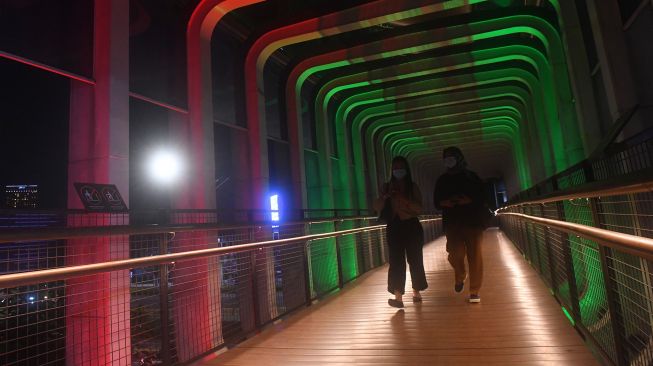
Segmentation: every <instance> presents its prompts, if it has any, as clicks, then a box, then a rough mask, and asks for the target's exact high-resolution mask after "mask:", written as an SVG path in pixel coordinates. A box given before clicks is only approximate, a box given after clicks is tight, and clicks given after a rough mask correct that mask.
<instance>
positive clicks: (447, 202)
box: [440, 200, 455, 208]
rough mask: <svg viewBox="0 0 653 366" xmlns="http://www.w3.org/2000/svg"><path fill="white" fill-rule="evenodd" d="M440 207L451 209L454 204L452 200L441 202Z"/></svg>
mask: <svg viewBox="0 0 653 366" xmlns="http://www.w3.org/2000/svg"><path fill="white" fill-rule="evenodd" d="M440 206H442V207H447V208H452V207H453V206H455V204H454V202H453V201H452V200H442V201H440Z"/></svg>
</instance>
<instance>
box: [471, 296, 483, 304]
mask: <svg viewBox="0 0 653 366" xmlns="http://www.w3.org/2000/svg"><path fill="white" fill-rule="evenodd" d="M469 302H471V303H472V304H476V303H479V302H481V297H480V296H478V295H474V294H472V295H469Z"/></svg>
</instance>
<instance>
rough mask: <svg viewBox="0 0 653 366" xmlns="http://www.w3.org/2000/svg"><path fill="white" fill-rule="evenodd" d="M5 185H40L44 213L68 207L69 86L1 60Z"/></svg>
mask: <svg viewBox="0 0 653 366" xmlns="http://www.w3.org/2000/svg"><path fill="white" fill-rule="evenodd" d="M0 80H3V82H2V84H1V85H2V87H1V90H2V92H1V94H0V110H1V111H2V114H1V116H2V117H0V139H1V143H0V184H1V185H2V187H1V188H2V192H1V193H2V195H3V199H2V202H0V207H3V208H4V204H5V200H4V186H5V185H7V184H38V185H39V208H65V207H66V180H67V160H68V100H69V94H70V92H69V81H68V80H67V79H66V78H63V77H60V76H57V75H55V74H52V73H49V72H45V71H41V70H38V69H36V68H33V67H28V66H25V65H22V64H19V63H16V62H13V61H9V60H5V59H0Z"/></svg>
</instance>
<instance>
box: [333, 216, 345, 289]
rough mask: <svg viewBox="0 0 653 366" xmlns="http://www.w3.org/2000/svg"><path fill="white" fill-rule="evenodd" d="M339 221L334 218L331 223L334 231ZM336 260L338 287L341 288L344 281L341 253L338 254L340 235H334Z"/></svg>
mask: <svg viewBox="0 0 653 366" xmlns="http://www.w3.org/2000/svg"><path fill="white" fill-rule="evenodd" d="M339 223H340V221H338V220H336V221H335V222H334V223H333V228H334V230H335V231H338V229H339V225H338V224H339ZM335 239H336V261H337V264H338V288H342V287H343V286H344V281H343V278H342V255H341V254H340V241H341V240H342V239H341V237H340V235H336V238H335Z"/></svg>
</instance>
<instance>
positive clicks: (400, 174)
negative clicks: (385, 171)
mask: <svg viewBox="0 0 653 366" xmlns="http://www.w3.org/2000/svg"><path fill="white" fill-rule="evenodd" d="M392 175H393V176H394V177H395V178H397V179H401V178H403V177H405V176H406V169H395V170H393V171H392Z"/></svg>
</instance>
